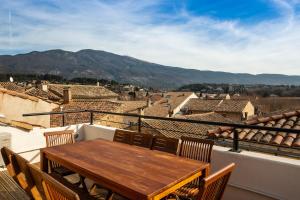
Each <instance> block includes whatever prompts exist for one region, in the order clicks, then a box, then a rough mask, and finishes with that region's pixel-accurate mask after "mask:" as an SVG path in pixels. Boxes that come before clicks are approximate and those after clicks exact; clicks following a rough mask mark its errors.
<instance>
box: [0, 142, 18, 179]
mask: <svg viewBox="0 0 300 200" xmlns="http://www.w3.org/2000/svg"><path fill="white" fill-rule="evenodd" d="M13 154H14V152H13V151H12V150H10V149H9V148H7V147H2V148H1V155H2V158H3V161H4V164H5V166H6V169H7V171H8V174H9V175H10V176H11V177H12V178H13V179H14V181H15V182H17V183H18V184H19V182H18V179H17V176H16V172H15V169H14V165H13V162H12V155H13ZM19 185H20V184H19Z"/></svg>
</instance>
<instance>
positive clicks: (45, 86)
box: [42, 83, 48, 92]
mask: <svg viewBox="0 0 300 200" xmlns="http://www.w3.org/2000/svg"><path fill="white" fill-rule="evenodd" d="M42 90H43V91H45V92H48V85H47V84H44V83H42Z"/></svg>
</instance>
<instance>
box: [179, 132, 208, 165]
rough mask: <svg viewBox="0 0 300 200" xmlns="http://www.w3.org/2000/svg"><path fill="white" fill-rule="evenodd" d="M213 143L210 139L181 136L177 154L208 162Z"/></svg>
mask: <svg viewBox="0 0 300 200" xmlns="http://www.w3.org/2000/svg"><path fill="white" fill-rule="evenodd" d="M213 145H214V141H212V140H205V139H197V138H190V137H184V136H182V137H181V146H180V150H179V156H182V157H185V158H190V159H194V160H199V161H202V162H207V163H210V162H211V151H212V147H213Z"/></svg>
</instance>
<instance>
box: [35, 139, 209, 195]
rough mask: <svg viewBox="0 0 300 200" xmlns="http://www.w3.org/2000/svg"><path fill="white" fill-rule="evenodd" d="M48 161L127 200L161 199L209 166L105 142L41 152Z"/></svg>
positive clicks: (45, 163) (43, 161)
mask: <svg viewBox="0 0 300 200" xmlns="http://www.w3.org/2000/svg"><path fill="white" fill-rule="evenodd" d="M48 160H52V161H55V162H57V163H59V164H61V165H62V166H64V167H66V168H68V169H70V170H72V171H74V172H76V173H78V174H80V175H82V176H84V177H86V178H89V179H91V180H93V181H95V182H97V183H99V184H100V185H102V186H104V187H106V188H109V189H111V190H112V191H113V192H116V193H119V194H121V195H123V196H125V197H127V198H129V199H137V200H146V199H151V200H156V199H161V198H163V197H165V196H167V195H168V194H170V193H172V192H174V191H175V190H176V189H178V188H180V187H181V186H183V185H185V184H186V183H188V182H191V181H192V180H194V179H196V178H198V177H199V176H201V175H203V173H204V171H205V169H206V168H207V167H209V164H206V163H202V162H199V161H195V160H189V159H185V158H181V157H178V156H175V155H172V154H168V153H164V152H159V151H152V150H149V149H146V148H141V147H136V146H131V145H127V144H122V143H118V142H111V141H107V140H91V141H83V142H78V143H75V144H67V145H61V146H55V147H49V148H44V149H42V150H41V168H42V170H43V171H46V172H48Z"/></svg>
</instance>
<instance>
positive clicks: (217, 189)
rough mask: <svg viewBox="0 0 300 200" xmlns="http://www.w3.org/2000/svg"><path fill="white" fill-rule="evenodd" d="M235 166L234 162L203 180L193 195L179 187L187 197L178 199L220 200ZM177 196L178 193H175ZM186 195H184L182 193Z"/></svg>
mask: <svg viewBox="0 0 300 200" xmlns="http://www.w3.org/2000/svg"><path fill="white" fill-rule="evenodd" d="M234 167H235V164H234V163H232V164H230V165H228V166H226V167H225V168H223V169H221V170H220V171H218V172H216V173H214V174H212V175H210V176H208V177H206V178H204V179H202V180H201V182H200V185H199V187H197V188H194V191H193V196H189V194H188V192H187V191H185V190H184V189H179V190H181V192H182V193H183V194H184V192H186V194H187V195H186V196H185V198H182V197H181V198H180V197H179V198H178V197H177V198H176V199H195V200H220V199H222V197H223V194H224V191H225V188H226V186H227V183H228V180H229V178H230V175H231V173H232V171H233V169H234ZM183 188H184V187H183ZM175 196H176V195H175ZM182 196H184V195H182Z"/></svg>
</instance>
